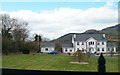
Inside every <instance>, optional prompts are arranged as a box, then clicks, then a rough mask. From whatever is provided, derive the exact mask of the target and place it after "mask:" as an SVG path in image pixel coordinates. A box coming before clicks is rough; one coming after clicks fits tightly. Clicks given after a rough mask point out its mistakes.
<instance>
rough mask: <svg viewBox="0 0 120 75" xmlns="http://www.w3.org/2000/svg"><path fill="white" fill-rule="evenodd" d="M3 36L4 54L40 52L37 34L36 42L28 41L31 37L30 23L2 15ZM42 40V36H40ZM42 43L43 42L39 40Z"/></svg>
mask: <svg viewBox="0 0 120 75" xmlns="http://www.w3.org/2000/svg"><path fill="white" fill-rule="evenodd" d="M0 22H1V23H0V24H1V25H0V26H2V27H1V33H0V34H2V53H3V54H6V55H7V54H9V53H16V52H23V53H26V52H29V50H31V51H36V50H38V45H37V43H36V42H37V38H36V36H37V34H36V36H35V39H34V41H26V39H27V38H28V36H29V30H28V22H26V21H24V20H21V19H17V18H11V17H10V15H8V14H0ZM39 38H41V36H39ZM39 41H41V40H39Z"/></svg>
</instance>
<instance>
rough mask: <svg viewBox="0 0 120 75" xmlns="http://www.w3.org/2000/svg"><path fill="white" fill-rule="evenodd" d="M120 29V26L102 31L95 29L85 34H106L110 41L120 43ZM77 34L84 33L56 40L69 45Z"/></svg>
mask: <svg viewBox="0 0 120 75" xmlns="http://www.w3.org/2000/svg"><path fill="white" fill-rule="evenodd" d="M119 28H120V24H117V25H115V26H111V27H107V28H104V29H102V30H100V31H98V30H95V29H90V30H87V31H85V32H83V33H84V34H89V33H90V34H91V33H92V34H96V33H99V34H101V33H105V34H106V37H107V39H108V40H109V41H118V40H117V39H118V29H119ZM74 34H76V35H78V34H82V33H68V34H65V35H63V36H61V37H59V38H57V39H56V41H59V42H61V43H64V42H65V43H69V42H71V39H72V36H73V35H74Z"/></svg>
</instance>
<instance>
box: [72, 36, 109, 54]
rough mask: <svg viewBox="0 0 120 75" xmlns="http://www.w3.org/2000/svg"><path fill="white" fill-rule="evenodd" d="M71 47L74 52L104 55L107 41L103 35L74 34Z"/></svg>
mask: <svg viewBox="0 0 120 75" xmlns="http://www.w3.org/2000/svg"><path fill="white" fill-rule="evenodd" d="M72 39H73V40H74V42H73V45H74V47H75V51H77V50H86V51H87V52H90V53H95V52H97V53H101V52H102V53H106V49H107V40H106V38H105V34H79V35H76V34H74V36H73V38H72Z"/></svg>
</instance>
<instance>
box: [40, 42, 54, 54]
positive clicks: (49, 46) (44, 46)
mask: <svg viewBox="0 0 120 75" xmlns="http://www.w3.org/2000/svg"><path fill="white" fill-rule="evenodd" d="M51 51H55V44H54V43H53V42H42V43H41V52H44V53H48V52H51Z"/></svg>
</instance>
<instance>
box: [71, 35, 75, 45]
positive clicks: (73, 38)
mask: <svg viewBox="0 0 120 75" xmlns="http://www.w3.org/2000/svg"><path fill="white" fill-rule="evenodd" d="M75 38H76V34H74V35H73V36H72V43H73V44H74V41H75Z"/></svg>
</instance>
